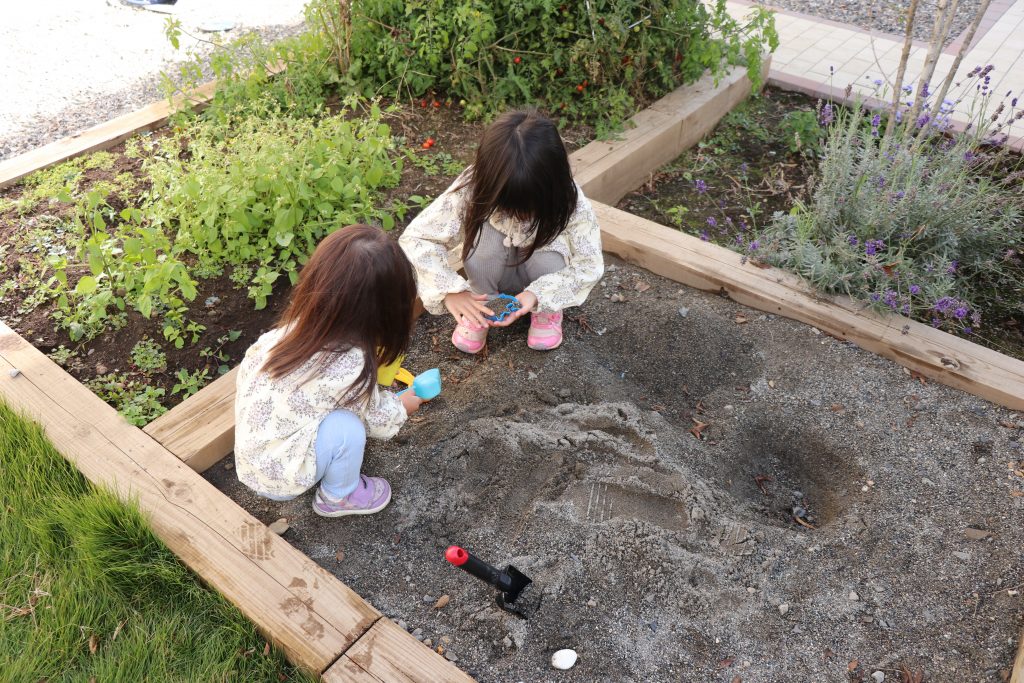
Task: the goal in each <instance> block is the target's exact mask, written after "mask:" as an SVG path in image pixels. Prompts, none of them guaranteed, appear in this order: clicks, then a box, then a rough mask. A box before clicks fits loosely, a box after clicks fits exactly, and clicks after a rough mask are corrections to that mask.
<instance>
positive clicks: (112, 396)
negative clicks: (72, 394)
mask: <svg viewBox="0 0 1024 683" xmlns="http://www.w3.org/2000/svg"><path fill="white" fill-rule="evenodd" d="M86 386H87V387H89V388H90V389H91V390H92V391H93V393H94V394H96V395H97V396H99V397H100V398H102V399H103V400H104V401H106V402H107V403H109V404H110V405H112V406H114V408H116V409H117V412H119V413H121V415H122V416H123V417H124V419H125V420H127V421H128V422H129V423H130V424H133V425H135V426H136V427H145V426H146V425H147V424H149V423H150V422H152V421H153V420H155V419H156V418H158V417H160V416H161V415H163V414H164V413H166V412H167V408H165V407H163V405H161V403H160V399H161V398H163V395H164V390H163V389H160V388H159V387H152V386H149V385H148V384H145V383H144V382H141V381H139V380H135V379H130V378H129V377H128V376H127V375H124V374H118V373H107V374H105V375H99V376H97V377H94V378H93V379H91V380H89V381H88V382H86Z"/></svg>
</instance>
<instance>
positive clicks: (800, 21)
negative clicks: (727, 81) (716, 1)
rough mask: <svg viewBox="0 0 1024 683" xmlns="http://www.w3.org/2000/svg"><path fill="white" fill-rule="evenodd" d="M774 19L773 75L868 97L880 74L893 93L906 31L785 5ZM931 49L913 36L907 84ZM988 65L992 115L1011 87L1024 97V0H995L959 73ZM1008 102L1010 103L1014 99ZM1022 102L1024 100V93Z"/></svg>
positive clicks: (940, 68)
mask: <svg viewBox="0 0 1024 683" xmlns="http://www.w3.org/2000/svg"><path fill="white" fill-rule="evenodd" d="M751 4H752V3H750V2H747V1H746V0H732V1H731V2H730V3H729V8H730V11H732V12H734V13H735V14H736V15H738V16H741V15H743V14H746V13H747V12H749V11H750V7H751ZM775 22H776V27H777V29H778V32H779V48H778V50H776V52H775V54H774V55H773V56H772V76H773V77H774V79H775V80H776V82H779V83H780V84H784V85H789V86H798V87H799V89H800V90H804V91H806V92H812V93H813V94H817V95H819V96H822V97H828V96H831V97H836V96H837V94H839V93H841V92H842V91H843V90H845V88H846V86H847V85H853V87H854V89H855V91H856V92H858V93H860V94H862V95H868V96H869V95H872V94H875V93H876V91H878V90H879V86H877V85H876V84H875V82H876V80H878V79H881V80H882V81H883V86H881V87H882V88H883V89H884V88H885V87H886V84H887V85H888V92H890V93H891V91H892V85H893V83H894V80H895V76H896V71H897V69H898V67H899V62H900V55H901V54H902V51H903V36H896V35H889V34H883V33H879V32H872V31H866V30H864V29H861V28H858V27H856V26H851V25H849V24H841V23H838V22H834V21H828V20H825V19H821V18H818V17H813V16H810V15H806V14H798V13H795V12H789V11H786V10H776V18H775ZM962 39H963V36H960V37H958V38H957V39H956V40H954V41H953V43H952V44H950V45H949V46H948V47H947V48H946V49H945V50H944V51H943V53H942V55H941V56H940V57H939V62H938V64H937V66H936V69H935V75H934V77H933V78H932V79H931V80H932V83H935V84H938V83H940V82H941V80H942V79H943V78H945V76H946V73H947V72H948V71H949V69H950V67H951V66H952V63H953V60H954V58H955V56H956V52H957V51H958V50H959V48H960V45H961V44H962ZM927 51H928V46H927V45H926V44H925V43H923V42H921V41H915V42H914V46H913V47H912V48H911V54H910V59H909V61H908V63H907V72H906V75H905V77H904V83H914V82H916V80H917V78H918V76H919V74H920V72H921V68H922V66H923V64H924V61H925V57H926V55H927ZM987 64H992V65H993V66H994V70H993V71H992V74H991V76H992V86H993V91H994V92H995V93H996V95H995V97H993V98H992V99H991V100H990V102H989V103H988V111H989V113H992V112H993V111H994V110H995V109H996V107H998V106H999V103H1000V102H1001V101H1003V100H1004V99H1005V97H1004V96H1005V95H1006V93H1007V92H1008V91H1012V92H1013V96H1014V97H1016V96H1018V95H1024V0H994V2H992V4H991V5H990V7H989V10H988V12H987V13H986V16H985V18H984V19H983V20H982V23H981V25H980V26H979V27H978V31H977V33H976V34H975V38H974V41H973V44H972V45H971V46H970V48H969V51H968V53H967V54H966V55H965V56H964V59H963V62H962V63H961V65H960V69H959V74H958V75H959V76H961V77H962V76H965V75H966V74H967V73H968V72H969V71H971V70H972V69H974V68H975V67H976V66H979V65H981V66H984V65H987ZM936 87H937V86H936ZM951 92H952V90H951ZM954 94H955V93H954ZM969 101H970V98H969V97H968V98H966V100H965V102H964V103H962V104H961V105H960V107H959V108H958V112H957V113H958V116H957V117H956V118H957V119H960V120H961V121H963V122H966V120H967V107H968V105H969ZM1006 106H1007V108H1009V106H1010V103H1009V102H1008V101H1007V102H1006ZM1020 106H1024V97H1022V102H1021V105H1020ZM1018 108H1019V107H1018ZM1010 134H1011V136H1014V137H1016V138H1017V141H1018V142H1019V141H1020V140H1021V136H1024V122H1017V124H1016V126H1014V127H1013V129H1012V130H1011V131H1010Z"/></svg>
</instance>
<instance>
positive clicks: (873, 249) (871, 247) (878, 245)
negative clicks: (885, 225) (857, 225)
mask: <svg viewBox="0 0 1024 683" xmlns="http://www.w3.org/2000/svg"><path fill="white" fill-rule="evenodd" d="M883 249H885V242H883V241H882V240H868V241H867V242H865V243H864V253H865V254H867V255H868V256H874V255H875V254H877V253H878V252H879V251H881V250H883Z"/></svg>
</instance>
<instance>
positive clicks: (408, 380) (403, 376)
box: [377, 356, 415, 387]
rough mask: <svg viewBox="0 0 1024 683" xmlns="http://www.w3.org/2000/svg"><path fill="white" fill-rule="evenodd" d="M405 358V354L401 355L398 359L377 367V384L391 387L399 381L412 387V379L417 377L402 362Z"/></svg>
mask: <svg viewBox="0 0 1024 683" xmlns="http://www.w3.org/2000/svg"><path fill="white" fill-rule="evenodd" d="M404 360H405V356H399V357H398V360H396V361H395V362H394V363H391V364H390V365H384V366H382V367H379V368H377V384H379V385H381V386H384V387H390V386H391V385H392V384H394V383H395V381H399V382H401V383H402V384H404V385H406V386H409V387H411V386H412V381H413V380H414V379H415V378H414V377H413V375H412V373H411V372H409V371H408V370H406V369H405V368H403V367H402V362H403V361H404Z"/></svg>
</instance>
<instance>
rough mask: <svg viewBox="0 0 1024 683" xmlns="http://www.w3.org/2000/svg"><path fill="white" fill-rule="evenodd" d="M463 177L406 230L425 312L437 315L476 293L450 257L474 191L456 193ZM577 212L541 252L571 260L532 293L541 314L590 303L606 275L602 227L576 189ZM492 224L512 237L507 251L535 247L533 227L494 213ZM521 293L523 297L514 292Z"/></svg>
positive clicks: (533, 287)
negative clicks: (451, 301)
mask: <svg viewBox="0 0 1024 683" xmlns="http://www.w3.org/2000/svg"><path fill="white" fill-rule="evenodd" d="M461 182H462V177H461V176H460V177H459V178H458V179H456V181H455V182H454V183H452V185H451V186H450V187H449V188H448V189H447V190H445V191H444V194H442V195H441V196H440V197H438V198H437V199H435V200H434V202H433V203H432V204H431V205H430V206H428V207H427V208H426V209H424V210H423V211H422V212H421V213H420V214H419V215H418V216H416V218H414V219H413V221H412V222H411V223H410V224H409V227H407V228H406V229H405V232H404V233H403V234H402V237H401V238H400V239H399V240H398V243H399V244H400V245H401V246H402V249H403V250H404V251H405V254H406V256H408V257H409V260H410V261H412V264H413V266H414V267H415V269H416V281H417V282H416V284H417V289H418V290H419V295H420V299H421V300H422V301H423V307H424V308H426V309H427V311H429V312H430V313H433V314H434V315H441V314H443V313H445V307H444V298H445V296H446V295H448V294H454V293H456V292H464V291H467V290H469V289H470V286H469V283H468V282H467V281H466V279H465V278H463V277H462V276H460V275H459V274H458V273H456V272H455V269H454V268H452V266H451V263H450V262H449V260H448V252H449V251H451V250H453V249H456V248H457V247H459V246H460V245H461V244H462V241H463V237H464V235H463V230H462V212H463V206H464V204H465V202H466V201H467V199H468V196H469V188H464V189H462V190H459V191H457V192H456V191H454V188H455V187H456V186H458V185H459V184H460V183H461ZM576 193H577V197H578V198H577V201H576V211H575V212H574V213H573V215H572V216H571V217H570V219H569V224H568V225H567V226H566V227H565V230H563V231H562V232H561V234H559V235H558V236H557V237H556V238H555V239H554V240H552V241H551V243H550V244H547V245H545V246H543V247H541V248H540V249H538V250H537V251H538V252H544V251H554V252H557V253H559V254H561V255H562V258H563V259H565V264H566V266H565V268H563V269H562V270H559V271H557V272H554V273H550V274H549V275H545V276H543V277H540V278H538V279H537V280H536V281H534V282H533V283H532V284H530V286H529V287H527V289H528V290H529V291H531V292H533V293H534V294H535V295H537V310H538V311H540V312H541V313H553V312H555V311H561V310H562V309H564V308H569V307H570V306H579V305H580V304H582V303H583V302H584V301H586V299H587V296H588V295H589V294H590V290H592V289H593V288H594V285H596V284H597V282H598V281H599V280H600V279H601V275H602V274H603V273H604V258H603V257H602V256H601V228H600V227H599V226H598V225H597V217H596V216H595V215H594V209H593V208H592V207H591V206H590V202H589V201H588V200H587V198H586V197H584V196H583V190H581V189H580V187H579V186H578V185H577V186H576ZM488 222H489V223H490V224H491V225H492V226H493V227H494V228H495V229H496V230H497V231H498V232H500V233H502V234H503V235H505V236H506V239H505V246H507V247H511V246H512V245H515V246H517V247H520V246H529V245H530V244H531V243H532V242H533V235H532V234H529V228H530V224H529V223H528V222H524V221H519V220H516V219H515V218H511V217H508V216H504V215H500V214H498V213H495V214H492V215H491V217H490V219H488ZM511 293H513V294H518V292H511Z"/></svg>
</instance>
